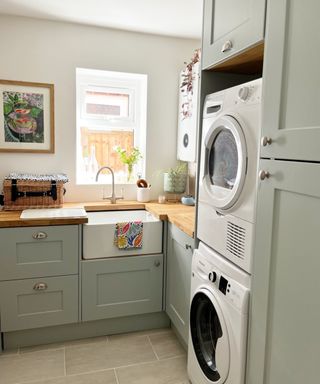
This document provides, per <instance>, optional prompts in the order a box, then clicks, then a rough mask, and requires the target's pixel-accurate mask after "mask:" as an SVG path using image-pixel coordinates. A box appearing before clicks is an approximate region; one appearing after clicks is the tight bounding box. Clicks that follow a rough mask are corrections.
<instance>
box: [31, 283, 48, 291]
mask: <svg viewBox="0 0 320 384" xmlns="http://www.w3.org/2000/svg"><path fill="white" fill-rule="evenodd" d="M47 288H48V285H47V284H46V283H36V284H35V285H34V286H33V289H34V290H35V291H45V290H46V289H47Z"/></svg>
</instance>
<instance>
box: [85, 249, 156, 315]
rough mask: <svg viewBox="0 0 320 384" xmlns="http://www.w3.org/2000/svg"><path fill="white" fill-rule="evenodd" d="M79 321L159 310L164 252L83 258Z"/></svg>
mask: <svg viewBox="0 0 320 384" xmlns="http://www.w3.org/2000/svg"><path fill="white" fill-rule="evenodd" d="M81 265H82V320H83V321H90V320H98V319H107V318H112V317H121V316H130V315H137V314H142V313H150V312H159V311H162V289H163V255H162V254H156V255H146V256H129V257H121V258H120V257H117V258H110V259H103V260H90V261H89V260H86V261H82V262H81Z"/></svg>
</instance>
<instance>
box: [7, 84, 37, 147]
mask: <svg viewBox="0 0 320 384" xmlns="http://www.w3.org/2000/svg"><path fill="white" fill-rule="evenodd" d="M2 100H3V115H4V116H3V117H4V130H5V141H6V142H20V143H43V142H44V129H43V128H44V126H43V125H44V122H43V119H44V117H43V108H44V106H43V103H44V101H43V94H41V93H23V92H15V91H3V92H2Z"/></svg>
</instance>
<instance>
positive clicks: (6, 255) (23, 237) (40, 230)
mask: <svg viewBox="0 0 320 384" xmlns="http://www.w3.org/2000/svg"><path fill="white" fill-rule="evenodd" d="M0 244H1V256H0V280H13V279H26V278H33V277H39V276H40V277H41V276H58V275H62V274H63V275H71V274H77V273H78V269H79V235H78V226H77V225H64V226H48V227H23V228H22V227H21V228H2V229H0Z"/></svg>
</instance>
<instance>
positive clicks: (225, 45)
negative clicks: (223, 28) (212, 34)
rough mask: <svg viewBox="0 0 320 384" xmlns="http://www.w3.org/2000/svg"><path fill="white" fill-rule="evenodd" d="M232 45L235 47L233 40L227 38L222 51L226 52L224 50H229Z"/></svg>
mask: <svg viewBox="0 0 320 384" xmlns="http://www.w3.org/2000/svg"><path fill="white" fill-rule="evenodd" d="M232 47H233V45H232V41H231V40H227V41H226V42H225V43H224V44H223V46H222V48H221V52H222V53H224V52H228V51H230V50H231V48H232Z"/></svg>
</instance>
